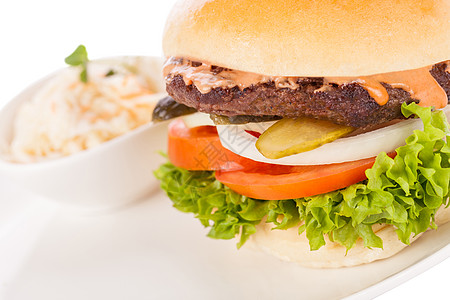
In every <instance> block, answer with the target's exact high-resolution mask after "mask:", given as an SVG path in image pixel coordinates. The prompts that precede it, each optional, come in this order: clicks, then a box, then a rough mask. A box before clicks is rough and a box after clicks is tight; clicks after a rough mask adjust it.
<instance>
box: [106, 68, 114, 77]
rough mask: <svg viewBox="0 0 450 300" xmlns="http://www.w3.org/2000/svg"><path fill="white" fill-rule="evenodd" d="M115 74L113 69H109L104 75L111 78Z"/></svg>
mask: <svg viewBox="0 0 450 300" xmlns="http://www.w3.org/2000/svg"><path fill="white" fill-rule="evenodd" d="M115 74H116V72H115V71H114V70H113V69H111V70H109V71H108V73H106V74H105V77H109V76H113V75H115Z"/></svg>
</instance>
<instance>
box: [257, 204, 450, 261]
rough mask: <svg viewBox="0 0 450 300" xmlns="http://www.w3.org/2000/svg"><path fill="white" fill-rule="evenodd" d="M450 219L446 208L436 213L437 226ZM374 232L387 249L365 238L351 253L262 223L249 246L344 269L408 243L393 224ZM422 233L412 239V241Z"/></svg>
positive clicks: (393, 251) (382, 256)
mask: <svg viewBox="0 0 450 300" xmlns="http://www.w3.org/2000/svg"><path fill="white" fill-rule="evenodd" d="M448 221H450V209H444V207H442V208H441V209H440V210H439V211H438V212H437V214H436V223H437V225H438V226H439V225H442V224H444V223H446V222H448ZM374 232H375V233H376V235H378V236H379V237H380V238H381V239H382V240H383V247H384V249H379V248H374V249H369V248H366V247H364V244H363V241H362V240H358V241H357V243H356V245H355V246H354V247H353V248H352V249H351V250H350V251H349V252H348V253H347V255H346V248H345V247H344V246H341V245H339V244H337V243H333V242H331V241H329V240H328V239H326V245H325V246H323V247H322V248H320V249H319V250H317V251H310V250H309V242H308V240H307V238H306V237H305V234H302V235H298V231H297V228H291V229H288V230H272V225H270V224H267V223H261V224H259V225H258V226H257V231H256V233H254V234H253V235H252V236H251V237H250V241H249V244H250V245H249V246H250V247H251V248H253V249H258V250H262V251H264V252H266V253H268V254H271V255H273V256H275V257H278V258H279V259H281V260H285V261H292V262H296V263H298V264H300V265H302V266H305V267H310V268H340V267H352V266H357V265H361V264H365V263H370V262H373V261H375V260H379V259H384V258H388V257H390V256H393V255H394V254H396V253H398V252H399V251H401V250H402V249H403V248H405V247H407V245H405V244H403V243H402V242H401V241H400V240H399V239H398V237H397V234H396V233H395V229H394V227H393V226H390V225H379V226H377V227H376V228H375V227H374ZM419 237H420V235H417V236H415V237H412V238H411V243H412V242H414V241H415V240H417V238H419Z"/></svg>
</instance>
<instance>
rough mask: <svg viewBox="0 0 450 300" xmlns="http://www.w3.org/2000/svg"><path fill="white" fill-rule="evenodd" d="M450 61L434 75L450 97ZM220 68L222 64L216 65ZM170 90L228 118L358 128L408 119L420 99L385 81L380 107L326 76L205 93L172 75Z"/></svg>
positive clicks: (356, 87)
mask: <svg viewBox="0 0 450 300" xmlns="http://www.w3.org/2000/svg"><path fill="white" fill-rule="evenodd" d="M447 63H448V62H443V63H440V64H436V65H434V66H433V68H432V69H431V71H430V73H431V74H432V76H433V77H434V78H435V79H436V81H437V82H438V83H439V84H440V85H441V87H442V88H443V89H444V91H445V92H446V93H447V97H448V99H449V101H450V74H449V73H448V72H447V71H446V68H447ZM214 68H215V72H217V70H219V72H220V69H218V67H214ZM166 80H167V85H166V86H167V92H168V93H169V95H171V96H172V97H173V98H174V99H175V100H176V101H177V102H179V103H182V104H185V105H187V106H190V107H193V108H195V109H197V110H198V111H200V112H204V113H210V114H217V115H223V116H237V115H252V116H279V117H287V118H295V117H303V116H305V117H313V118H317V119H323V120H330V121H332V122H334V123H336V124H342V125H347V126H352V127H357V128H364V127H370V126H374V125H377V124H382V123H385V122H388V121H391V120H394V119H399V118H403V115H402V113H401V109H400V108H401V105H402V103H403V102H406V103H410V102H414V101H417V100H416V99H414V98H412V97H411V95H410V94H409V93H408V92H407V91H405V90H403V89H400V88H393V87H391V86H390V85H389V84H384V83H383V86H384V87H385V88H386V90H387V92H388V94H389V101H388V102H387V104H385V105H379V104H378V103H376V102H375V101H374V99H373V98H372V97H371V96H370V95H369V93H368V92H367V91H366V89H364V88H363V87H362V86H361V85H359V84H358V83H350V84H343V85H335V84H331V85H328V86H327V88H326V89H320V88H321V87H323V86H324V78H321V77H300V78H299V79H298V80H297V84H298V85H299V86H298V88H297V89H290V88H277V87H276V86H275V83H274V82H271V81H269V82H267V83H261V84H256V85H252V86H250V87H247V88H245V89H243V90H241V89H240V88H238V87H233V88H214V89H212V90H211V91H210V92H208V93H205V94H202V93H201V92H200V91H199V90H198V89H197V88H196V87H195V86H194V85H192V84H191V85H186V84H185V82H184V80H183V77H182V76H180V75H175V76H172V77H168V78H166Z"/></svg>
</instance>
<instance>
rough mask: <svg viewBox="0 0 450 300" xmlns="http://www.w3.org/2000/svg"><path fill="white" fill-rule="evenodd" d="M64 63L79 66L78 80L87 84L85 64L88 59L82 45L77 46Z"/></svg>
mask: <svg viewBox="0 0 450 300" xmlns="http://www.w3.org/2000/svg"><path fill="white" fill-rule="evenodd" d="M64 61H65V62H66V64H68V65H70V66H81V68H82V71H81V73H80V80H81V81H82V82H85V83H86V82H87V63H88V62H89V58H88V54H87V51H86V47H85V46H84V45H79V46H78V47H77V49H75V51H73V53H72V54H70V55H69V56H67V57H66V59H65V60H64Z"/></svg>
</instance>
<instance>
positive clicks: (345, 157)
mask: <svg viewBox="0 0 450 300" xmlns="http://www.w3.org/2000/svg"><path fill="white" fill-rule="evenodd" d="M443 111H444V112H445V114H446V115H447V118H450V106H447V107H445V108H444V109H443ZM267 123H272V122H267ZM267 125H269V124H261V123H258V124H257V125H248V124H245V125H218V126H217V130H218V132H219V137H220V141H221V143H222V145H223V146H224V147H225V148H227V149H228V150H230V151H232V152H234V153H236V154H238V155H241V156H244V157H246V158H249V159H252V160H255V161H260V162H265V163H270V164H278V165H323V164H333V163H341V162H346V161H355V160H360V159H364V158H369V157H375V156H377V155H378V154H379V153H380V152H383V151H384V152H386V153H388V152H391V151H394V150H395V149H397V148H398V147H400V146H403V145H404V144H405V139H406V138H407V137H408V136H410V135H411V134H412V133H413V131H414V130H416V129H420V130H422V129H423V124H422V121H421V120H420V119H409V120H404V121H401V122H399V123H396V124H393V125H390V126H387V127H384V128H380V129H377V130H373V131H370V132H366V133H363V134H360V135H356V136H352V137H347V138H340V139H337V140H335V141H333V142H331V143H328V144H325V145H323V146H321V147H319V148H316V149H314V150H311V151H307V152H303V153H299V154H294V155H290V156H286V157H283V158H279V159H270V158H266V157H264V156H263V155H262V154H261V153H260V152H259V151H258V149H256V146H255V143H256V141H257V138H256V137H254V136H252V135H250V134H248V133H247V132H246V131H245V130H252V128H251V127H249V126H263V127H264V128H266V127H267ZM256 131H258V130H256Z"/></svg>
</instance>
